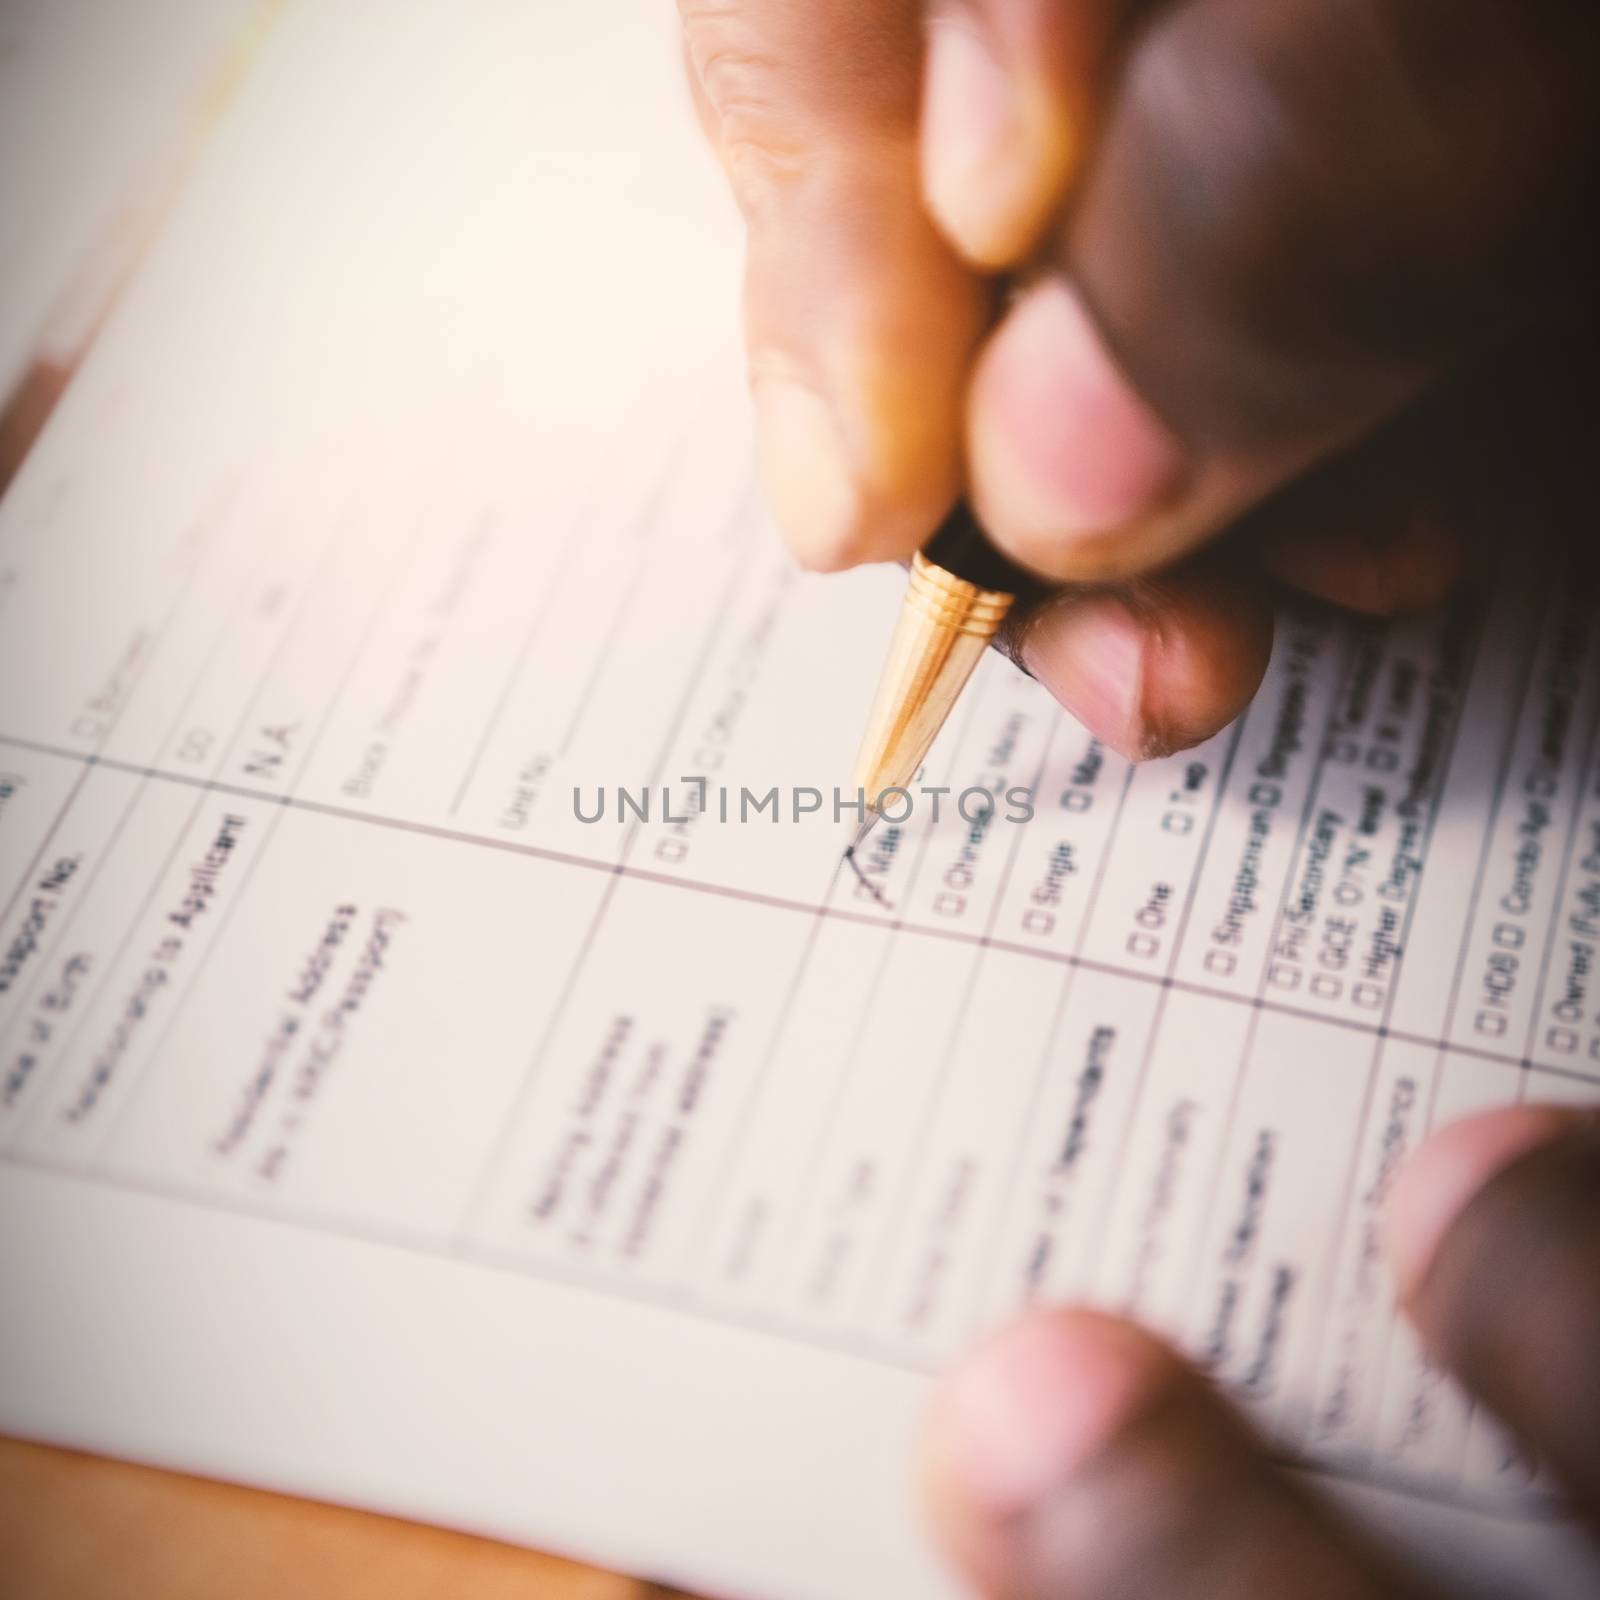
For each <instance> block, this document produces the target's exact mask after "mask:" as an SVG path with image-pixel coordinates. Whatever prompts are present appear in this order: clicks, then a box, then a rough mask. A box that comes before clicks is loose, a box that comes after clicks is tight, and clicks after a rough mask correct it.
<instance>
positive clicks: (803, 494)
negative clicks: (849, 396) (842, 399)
mask: <svg viewBox="0 0 1600 1600" xmlns="http://www.w3.org/2000/svg"><path fill="white" fill-rule="evenodd" d="M755 404H756V442H757V450H758V453H759V456H760V463H761V478H762V483H763V485H764V486H765V489H766V492H767V498H768V502H769V504H770V505H771V508H772V513H773V515H774V516H775V517H776V518H777V521H778V525H779V527H780V528H781V529H782V530H783V532H784V535H785V536H786V537H787V539H788V541H789V544H790V546H791V548H792V549H793V550H794V553H795V555H796V557H797V558H798V559H799V560H800V561H801V562H802V563H803V564H804V565H806V566H808V567H812V568H814V569H816V570H818V571H822V572H828V571H835V570H837V569H838V568H840V567H847V566H850V565H852V564H853V563H854V562H855V561H856V560H857V559H859V553H858V549H857V546H858V543H859V539H860V532H861V530H860V522H861V499H860V495H859V492H858V490H857V488H856V483H855V477H854V474H853V472H852V470H851V466H850V458H849V454H848V452H847V451H846V449H845V444H844V438H843V436H842V434H841V433H840V431H839V426H838V423H837V421H836V420H835V418H834V415H833V413H832V411H831V410H830V409H829V408H828V406H827V405H826V403H825V402H824V401H823V400H822V398H821V397H820V396H819V395H817V394H816V393H815V392H814V391H812V390H810V389H807V388H805V387H804V386H803V385H801V384H797V383H793V382H790V381H788V380H786V379H776V378H766V379H763V380H762V381H761V382H759V383H758V384H757V386H756V389H755Z"/></svg>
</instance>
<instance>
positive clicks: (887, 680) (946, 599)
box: [855, 555, 1013, 806]
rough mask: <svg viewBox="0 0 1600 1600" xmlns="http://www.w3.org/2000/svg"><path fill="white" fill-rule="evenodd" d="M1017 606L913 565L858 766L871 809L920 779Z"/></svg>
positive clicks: (1006, 597) (924, 564)
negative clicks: (958, 703) (935, 744)
mask: <svg viewBox="0 0 1600 1600" xmlns="http://www.w3.org/2000/svg"><path fill="white" fill-rule="evenodd" d="M1012 601H1013V596H1011V595H1010V594H1006V593H1003V592H1002V591H1000V590H998V589H984V588H981V587H980V586H979V585H977V584H975V583H969V582H967V581H966V580H965V579H963V578H958V577H956V576H955V575H954V574H953V573H950V572H947V571H945V569H944V568H943V567H940V566H937V565H935V564H934V563H933V562H931V561H929V560H928V559H927V558H926V557H925V556H922V555H917V556H915V557H913V558H912V562H911V582H910V585H909V587H908V588H907V590H906V596H905V602H904V604H903V605H902V606H901V608H900V620H899V622H898V624H897V625H896V627H895V631H894V638H893V639H892V640H891V641H890V644H889V655H888V659H887V661H886V662H885V663H884V669H883V676H882V677H881V678H880V679H879V682H878V692H877V695H876V697H875V698H874V700H873V703H872V711H871V713H870V715H869V716H868V719H867V731H866V735H865V737H864V738H863V739H862V742H861V753H860V755H859V756H858V757H857V759H856V770H855V786H856V787H857V788H858V789H860V790H862V791H863V792H864V793H865V795H866V798H867V803H868V804H869V805H874V806H875V805H876V803H877V801H878V800H879V799H880V798H881V796H882V795H883V794H884V793H885V792H886V791H888V790H890V789H903V788H905V787H906V785H907V784H909V783H910V782H911V780H912V779H913V778H915V777H916V775H917V771H918V769H919V768H920V767H921V766H922V763H923V760H924V758H925V757H926V756H927V754H928V750H929V747H930V746H931V745H932V744H933V741H934V739H935V737H936V736H937V735H938V732H939V729H940V728H942V727H943V726H944V723H945V720H946V719H947V718H948V717H949V715H950V710H951V708H952V707H953V706H954V705H955V703H956V700H957V698H958V697H959V695H960V693H961V691H962V689H964V688H965V687H966V684H967V680H968V679H969V678H970V677H971V676H972V674H973V671H974V670H975V669H976V667H977V665H978V663H979V662H980V661H981V660H982V659H983V653H984V651H985V650H986V649H987V648H988V647H989V643H990V641H991V640H992V639H993V638H994V636H995V634H996V633H998V632H999V630H1000V625H1001V623H1003V622H1004V621H1005V618H1006V613H1007V612H1009V611H1010V609H1011V606H1012Z"/></svg>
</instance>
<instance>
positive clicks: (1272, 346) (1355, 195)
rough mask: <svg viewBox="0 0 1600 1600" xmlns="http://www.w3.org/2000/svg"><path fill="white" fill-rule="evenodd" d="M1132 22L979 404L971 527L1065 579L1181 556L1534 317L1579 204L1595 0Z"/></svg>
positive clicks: (1570, 288) (1574, 243)
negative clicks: (1087, 144)
mask: <svg viewBox="0 0 1600 1600" xmlns="http://www.w3.org/2000/svg"><path fill="white" fill-rule="evenodd" d="M1028 3H1030V4H1032V5H1033V6H1035V7H1042V8H1050V7H1053V6H1059V5H1061V4H1062V3H1063V0H1028ZM1146 16H1147V21H1146V24H1145V26H1144V27H1143V28H1142V29H1140V30H1138V31H1136V32H1135V33H1134V34H1133V36H1132V37H1131V38H1130V39H1128V40H1127V41H1126V43H1125V45H1124V51H1123V57H1122V64H1121V68H1120V72H1119V75H1118V80H1117V92H1116V95H1115V97H1114V100H1113V102H1112V104H1111V106H1110V108H1109V109H1108V111H1107V113H1106V115H1105V117H1104V118H1103V120H1102V125H1101V127H1100V128H1099V130H1098V137H1097V142H1096V144H1095V147H1094V149H1093V151H1092V154H1091V157H1090V159H1089V161H1088V164H1087V167H1086V169H1085V171H1084V173H1083V176H1082V178H1081V180H1080V188H1079V192H1078V194H1077V195H1076V197H1075V200H1074V204H1073V207H1072V209H1071V211H1070V214H1069V215H1068V218H1067V221H1066V223H1065V225H1064V228H1063V230H1062V232H1061V234H1060V237H1059V238H1058V240H1057V242H1056V244H1055V246H1054V247H1053V249H1052V251H1051V252H1050V253H1049V256H1048V259H1047V263H1046V265H1047V268H1048V272H1047V275H1046V276H1045V277H1044V278H1043V279H1042V280H1040V281H1037V282H1036V283H1035V284H1034V286H1033V287H1032V288H1031V289H1030V290H1029V291H1028V292H1027V293H1025V294H1024V295H1023V296H1022V297H1021V299H1020V300H1019V301H1018V302H1017V303H1016V304H1015V305H1014V307H1013V308H1012V310H1011V312H1010V314H1009V316H1008V318H1007V320H1006V322H1005V323H1004V324H1003V325H1002V327H1001V328H1000V329H999V330H998V331H997V332H996V334H995V336H994V337H993V339H992V340H991V342H990V343H989V345H988V347H987V349H986V350H985V352H984V354H983V356H982V358H981V361H980V365H979V368H978V372H977V374H976V378H975V387H974V394H973V398H972V411H971V417H970V423H969V428H970V443H971V452H972V461H971V470H972V475H973V483H974V494H975V499H976V502H977V508H978V510H979V512H980V515H981V516H982V517H983V519H984V521H985V522H986V523H987V524H988V526H989V528H990V530H991V532H992V533H993V534H994V535H995V537H996V538H997V539H998V540H999V541H1000V542H1001V543H1002V544H1004V545H1005V547H1006V548H1007V550H1008V553H1010V554H1011V555H1012V556H1014V557H1015V558H1016V559H1018V560H1019V561H1021V562H1022V563H1023V564H1025V565H1027V566H1030V567H1032V568H1034V569H1035V570H1037V571H1039V572H1041V573H1043V574H1046V575H1048V576H1051V577H1056V578H1062V579H1067V578H1074V579H1092V578H1106V577H1116V576H1122V575H1125V574H1127V573H1130V572H1136V571H1140V570H1143V569H1145V568H1148V567H1150V566H1152V565H1155V564H1157V563H1160V562H1165V561H1168V560H1170V559H1172V558H1173V557H1174V556H1175V555H1177V554H1179V553H1180V552H1182V551H1184V550H1186V549H1188V548H1190V547H1192V546H1193V545H1194V544H1196V543H1198V542H1199V541H1201V540H1202V539H1204V538H1206V537H1207V536H1208V535H1210V534H1212V533H1214V532H1215V531H1217V530H1219V529H1220V528H1221V527H1223V526H1224V525H1226V524H1228V523H1229V522H1231V521H1232V520H1234V518H1235V517H1237V516H1238V514H1239V513H1240V512H1241V511H1243V510H1244V509H1246V508H1247V507H1249V506H1250V505H1252V504H1254V503H1255V502H1257V501H1259V500H1261V499H1263V498H1264V497H1265V496H1266V495H1267V494H1268V493H1269V492H1270V491H1271V490H1272V489H1274V488H1275V487H1277V486H1278V485H1280V484H1282V483H1283V482H1285V481H1287V480H1288V479H1290V478H1291V477H1295V476H1297V475H1298V474H1299V473H1300V472H1301V471H1302V470H1303V469H1304V468H1305V467H1306V466H1307V465H1309V464H1310V463H1312V462H1313V461H1316V460H1318V459H1321V458H1324V457H1327V456H1329V455H1331V454H1332V453H1334V452H1335V451H1337V450H1339V449H1341V448H1342V447H1344V446H1346V445H1348V444H1349V443H1351V442H1352V441H1353V440H1355V439H1356V438H1358V437H1360V436H1361V435H1363V434H1366V433H1368V432H1370V431H1371V430H1372V429H1374V428H1375V427H1376V426H1378V425H1379V424H1380V423H1381V422H1383V421H1384V419H1386V418H1387V417H1389V416H1391V415H1392V414H1393V413H1395V412H1396V411H1397V410H1399V409H1400V408H1401V407H1402V406H1404V405H1406V404H1407V403H1408V402H1409V401H1410V400H1412V399H1413V398H1415V396H1416V395H1417V394H1418V393H1419V392H1420V391H1421V390H1423V389H1424V388H1426V387H1428V386H1429V385H1431V384H1432V383H1433V382H1434V381H1435V380H1436V379H1438V378H1439V377H1441V376H1442V375H1443V374H1444V373H1446V372H1447V371H1449V370H1452V369H1453V368H1454V367H1455V366H1456V365H1457V364H1458V363H1460V362H1461V361H1462V360H1463V358H1465V357H1467V356H1469V355H1473V354H1476V353H1477V352H1478V351H1480V350H1481V349H1483V348H1484V347H1485V346H1487V345H1490V344H1493V343H1495V342H1498V341H1501V340H1503V339H1505V338H1506V337H1508V336H1509V335H1513V334H1515V333H1516V332H1517V330H1519V329H1520V328H1521V327H1523V326H1525V325H1527V324H1528V323H1530V322H1532V321H1534V320H1536V319H1539V318H1541V317H1547V316H1549V315H1551V314H1552V313H1553V311H1554V309H1555V308H1556V307H1558V306H1560V305H1562V304H1564V303H1566V301H1567V300H1568V298H1569V297H1570V296H1571V295H1572V294H1573V293H1574V290H1575V286H1576V285H1578V284H1581V283H1582V281H1583V279H1582V257H1583V255H1584V253H1585V251H1586V250H1587V248H1588V242H1587V241H1586V240H1585V237H1584V230H1585V228H1586V227H1587V226H1589V225H1591V224H1592V219H1593V202H1594V183H1593V172H1594V170H1595V159H1596V154H1597V151H1600V102H1597V101H1596V98H1595V96H1594V94H1593V91H1592V83H1593V80H1594V73H1595V67H1596V65H1597V64H1600V13H1597V12H1596V11H1595V9H1594V7H1592V6H1586V5H1580V4H1573V3H1570V0H1523V3H1519V4H1517V5H1506V4H1504V3H1502V0H1461V3H1459V4H1456V5H1451V6H1448V7H1446V6H1436V5H1430V4H1424V3H1420V0H1364V3H1362V4H1359V5H1337V6H1330V5H1328V4H1326V3H1325V0H1272V3H1270V4H1268V3H1263V0H1182V3H1178V4H1174V5H1168V6H1164V7H1160V8H1154V9H1152V10H1150V11H1148V12H1147V13H1146Z"/></svg>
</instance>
